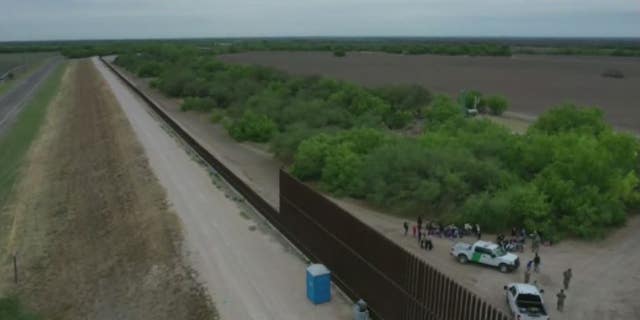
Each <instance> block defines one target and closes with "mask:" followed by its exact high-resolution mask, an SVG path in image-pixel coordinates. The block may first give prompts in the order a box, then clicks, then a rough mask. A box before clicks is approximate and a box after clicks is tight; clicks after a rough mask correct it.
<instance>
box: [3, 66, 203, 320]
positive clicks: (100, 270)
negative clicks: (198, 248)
mask: <svg viewBox="0 0 640 320" xmlns="http://www.w3.org/2000/svg"><path fill="white" fill-rule="evenodd" d="M25 169H26V170H25V175H24V177H23V179H22V181H21V182H20V185H19V186H18V187H17V189H16V193H15V199H13V201H12V202H11V204H10V205H9V206H8V207H7V208H4V210H3V211H2V220H3V221H12V222H11V224H12V228H11V230H10V232H9V233H8V234H9V235H8V249H9V251H10V252H16V253H17V257H18V271H19V272H18V274H19V283H18V284H17V285H15V284H12V282H13V277H12V276H13V272H12V271H13V269H12V266H10V264H7V263H5V264H3V265H2V266H3V267H4V268H3V270H2V271H3V272H2V273H1V275H2V279H1V280H3V281H2V283H3V284H4V286H3V287H4V289H5V290H7V291H14V292H16V293H17V294H18V295H19V296H21V297H22V299H23V301H24V302H25V303H26V304H27V306H28V307H29V308H30V309H32V310H35V311H37V312H38V313H40V314H42V315H43V317H44V318H43V319H172V320H173V319H210V318H212V316H213V313H212V311H211V306H210V304H209V303H208V299H207V297H206V295H205V294H204V291H203V290H202V289H201V288H200V286H199V285H197V283H196V281H195V280H194V278H193V276H192V275H193V272H192V271H190V269H189V268H188V267H187V266H186V265H185V264H184V263H183V262H182V259H183V257H182V253H181V241H182V235H181V230H180V223H179V220H178V218H177V216H176V215H175V214H174V213H173V212H171V211H170V210H169V209H168V206H167V202H166V198H165V192H164V190H163V188H162V187H161V186H160V185H159V183H158V181H157V179H156V178H155V176H154V175H153V173H152V171H151V169H150V168H149V165H148V162H147V158H146V157H145V154H144V151H143V149H142V147H141V146H140V145H139V143H138V140H137V139H136V137H135V135H134V134H133V132H132V130H131V127H130V125H129V122H128V121H127V119H126V117H125V116H124V114H123V113H122V111H121V109H120V108H119V106H118V104H117V102H116V101H115V98H114V97H113V95H112V93H111V91H110V89H109V88H108V86H106V85H105V83H104V81H103V80H102V78H101V77H100V76H99V75H98V74H97V71H96V70H95V68H94V66H93V64H92V63H91V62H90V61H89V60H82V61H79V62H75V63H72V65H71V67H70V68H69V70H68V72H67V74H66V75H65V77H64V79H63V84H62V90H61V93H60V94H59V96H58V97H57V99H56V100H55V101H54V102H53V104H52V105H50V107H49V112H48V115H47V120H46V123H45V125H44V127H43V128H42V132H41V135H40V137H39V138H38V140H37V141H36V142H35V143H34V145H33V147H32V149H31V151H30V154H29V157H28V163H27V164H26V168H25ZM2 236H3V237H2V239H1V240H5V238H4V236H5V235H4V234H3V235H2ZM3 262H4V261H3ZM0 289H3V288H2V287H0ZM2 291H4V290H2Z"/></svg>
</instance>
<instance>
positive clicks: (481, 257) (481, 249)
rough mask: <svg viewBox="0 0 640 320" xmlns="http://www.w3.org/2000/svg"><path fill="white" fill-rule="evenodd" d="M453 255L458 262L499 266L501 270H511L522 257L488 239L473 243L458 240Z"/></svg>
mask: <svg viewBox="0 0 640 320" xmlns="http://www.w3.org/2000/svg"><path fill="white" fill-rule="evenodd" d="M451 255H452V256H454V257H455V258H456V259H457V260H458V262H460V263H463V264H464V263H467V262H469V261H471V262H475V263H479V264H484V265H488V266H492V267H497V268H498V269H500V272H505V273H506V272H509V271H513V270H515V269H517V268H518V267H519V266H520V259H519V258H518V256H517V255H515V254H513V253H508V252H506V251H505V250H504V249H503V248H502V247H500V246H499V245H497V244H495V243H491V242H487V241H481V240H480V241H476V243H474V244H473V245H471V244H468V243H464V242H458V243H456V244H455V245H454V246H453V247H452V248H451Z"/></svg>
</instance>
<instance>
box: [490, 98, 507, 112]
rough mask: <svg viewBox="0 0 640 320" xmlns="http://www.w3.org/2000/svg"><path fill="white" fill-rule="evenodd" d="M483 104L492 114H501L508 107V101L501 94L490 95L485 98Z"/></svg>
mask: <svg viewBox="0 0 640 320" xmlns="http://www.w3.org/2000/svg"><path fill="white" fill-rule="evenodd" d="M485 105H486V106H487V107H488V108H489V111H491V114H493V115H501V114H503V113H504V112H505V111H507V108H508V107H509V101H507V99H506V98H505V97H503V96H490V97H487V98H485Z"/></svg>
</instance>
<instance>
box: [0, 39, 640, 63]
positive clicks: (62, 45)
mask: <svg viewBox="0 0 640 320" xmlns="http://www.w3.org/2000/svg"><path fill="white" fill-rule="evenodd" d="M162 44H171V45H174V46H192V47H196V48H199V49H200V50H203V51H207V52H211V53H234V52H243V51H283V50H285V51H330V52H333V53H334V54H335V55H336V56H337V57H341V56H345V55H347V54H348V52H350V51H351V52H355V51H372V52H387V53H395V54H438V55H469V56H510V55H512V54H554V55H594V56H625V57H640V45H638V44H637V42H634V41H629V40H627V41H623V40H620V41H613V40H609V41H594V42H589V41H576V40H572V39H565V40H549V41H544V40H540V41H534V40H531V41H526V40H522V39H455V38H452V39H446V38H441V39H437V38H431V39H429V38H424V39H421V38H335V39H331V38H298V39H296V38H280V39H278V38H270V39H164V40H117V41H116V40H109V41H106V40H105V41H52V42H13V43H11V42H8V43H4V44H0V53H14V52H36V51H59V52H62V53H63V54H64V55H65V56H68V57H71V58H80V57H89V56H95V55H108V54H114V53H125V52H136V51H139V50H141V49H142V50H144V49H145V48H146V47H149V46H158V45H162Z"/></svg>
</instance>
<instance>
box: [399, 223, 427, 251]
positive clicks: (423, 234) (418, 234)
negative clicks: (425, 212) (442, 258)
mask: <svg viewBox="0 0 640 320" xmlns="http://www.w3.org/2000/svg"><path fill="white" fill-rule="evenodd" d="M403 228H404V235H405V236H407V235H408V233H409V223H408V222H406V221H405V222H404V224H403ZM412 234H413V237H414V238H417V239H418V244H419V245H420V248H421V249H424V250H427V251H431V250H433V240H432V239H431V234H430V233H429V230H428V228H426V225H425V228H423V226H422V217H418V221H417V224H416V225H414V226H413V227H412Z"/></svg>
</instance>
